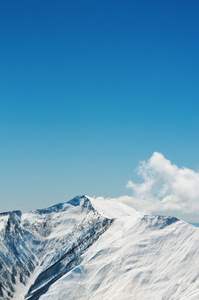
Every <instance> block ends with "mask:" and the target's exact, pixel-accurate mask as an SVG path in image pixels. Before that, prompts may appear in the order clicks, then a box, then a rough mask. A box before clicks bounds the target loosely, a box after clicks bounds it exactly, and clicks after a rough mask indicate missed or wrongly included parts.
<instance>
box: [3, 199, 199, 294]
mask: <svg viewBox="0 0 199 300" xmlns="http://www.w3.org/2000/svg"><path fill="white" fill-rule="evenodd" d="M20 220H21V221H20V222H21V223H20V228H22V229H23V231H22V232H23V234H21V233H20V234H21V235H20V237H21V236H24V234H25V233H24V232H28V234H29V235H28V238H27V239H25V238H23V239H24V240H23V241H24V244H25V249H26V248H27V249H28V250H26V253H28V254H27V256H28V255H30V253H29V252H31V253H32V263H33V264H34V270H30V274H29V275H28V276H27V277H25V279H24V280H22V281H24V282H20V280H19V273H20V271H19V270H18V269H19V267H18V269H17V272H15V273H17V274H16V275H15V280H14V281H15V283H14V284H13V291H11V294H12V295H11V296H12V297H13V298H11V296H9V295H10V294H9V292H8V287H9V285H8V284H7V282H6V281H5V279H3V276H2V274H3V273H0V279H1V281H2V285H3V287H5V288H3V289H2V292H3V296H2V298H1V296H0V299H14V300H24V299H30V300H37V299H39V300H66V299H67V300H78V299H81V300H98V299H99V300H102V299H103V300H108V299H109V300H111V299H112V300H113V299H114V300H128V299H129V300H130V299H133V300H136V299H137V300H152V299H153V300H154V299H155V300H172V299H173V300H198V299H199V228H197V227H194V226H192V225H190V224H188V223H186V222H184V221H181V220H178V219H177V218H175V217H162V216H152V217H151V216H146V215H143V214H141V213H139V212H137V211H135V210H134V209H132V208H130V207H129V206H127V205H125V204H122V203H118V202H114V201H109V200H97V199H92V198H90V197H88V196H81V197H76V198H74V199H73V200H71V201H69V202H67V203H64V204H59V205H57V206H53V207H51V208H48V209H46V210H36V211H33V212H30V213H28V214H23V215H22V216H21V219H20ZM6 221H7V215H5V216H2V218H1V220H0V225H1V237H2V238H1V243H0V258H1V259H2V258H4V257H5V255H7V253H8V252H7V251H8V250H7V249H8V245H10V244H9V243H7V244H5V243H4V240H3V238H4V239H5V234H4V233H3V229H2V228H3V225H2V224H4V223H6ZM20 232H21V231H20ZM9 234H10V233H9ZM30 234H32V236H33V238H30ZM24 244H23V243H21V247H22V246H24ZM9 249H10V248H9ZM17 251H18V248H17ZM21 251H23V249H22V248H21ZM13 253H14V251H13ZM10 255H11V254H10ZM20 259H21V260H24V262H25V261H26V258H24V257H22V258H20ZM9 260H10V261H13V264H14V265H15V261H16V259H15V257H14V254H12V255H11V256H10V258H9ZM4 263H5V264H6V268H7V271H8V270H11V269H12V268H13V266H12V264H11V263H10V262H4ZM10 272H11V271H10ZM7 276H8V277H9V274H8V275H7ZM4 281H5V282H4ZM6 291H7V294H6ZM5 295H6V296H5ZM6 297H7V298H6Z"/></svg>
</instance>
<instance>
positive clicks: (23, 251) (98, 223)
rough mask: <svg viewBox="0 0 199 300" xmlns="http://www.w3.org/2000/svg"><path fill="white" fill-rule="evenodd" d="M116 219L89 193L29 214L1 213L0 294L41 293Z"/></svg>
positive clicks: (26, 295)
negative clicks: (103, 212) (104, 212)
mask: <svg viewBox="0 0 199 300" xmlns="http://www.w3.org/2000/svg"><path fill="white" fill-rule="evenodd" d="M112 222H113V219H108V218H105V217H103V216H101V215H100V214H99V213H98V212H97V211H96V210H95V209H94V208H93V206H92V204H91V201H90V200H89V199H88V198H87V197H85V196H82V197H76V198H74V199H72V200H71V201H69V202H68V203H64V204H58V205H55V206H53V207H50V208H47V209H43V210H35V211H32V212H30V213H28V214H24V215H22V214H21V212H20V211H13V212H8V213H5V214H2V215H0V226H1V233H0V266H1V268H0V280H1V285H0V299H11V298H14V299H17V300H19V299H39V297H40V296H41V295H42V294H44V293H45V292H46V291H47V290H48V288H49V286H50V285H51V284H52V283H54V282H56V281H57V280H58V279H59V278H61V277H62V276H63V275H64V274H66V273H67V272H69V271H70V270H71V269H73V268H74V267H75V266H76V265H78V264H79V263H80V262H81V256H82V254H83V253H84V252H85V251H86V250H87V249H88V248H89V247H90V246H91V245H92V244H93V243H95V241H96V240H97V239H98V238H99V236H100V235H101V234H102V233H103V232H104V231H106V230H107V229H108V227H109V226H110V225H111V223H112Z"/></svg>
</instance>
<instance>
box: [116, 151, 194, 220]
mask: <svg viewBox="0 0 199 300" xmlns="http://www.w3.org/2000/svg"><path fill="white" fill-rule="evenodd" d="M137 174H138V175H139V176H141V177H142V178H143V183H141V184H137V183H134V182H133V181H129V182H128V183H127V188H130V189H132V192H133V195H132V197H130V196H121V197H119V198H114V199H113V200H117V201H122V202H126V203H128V204H131V205H132V206H133V207H134V208H135V209H137V210H139V211H143V212H145V213H161V214H173V215H175V216H178V217H181V218H184V219H186V220H188V221H199V172H196V171H193V170H191V169H188V168H184V167H183V168H178V167H177V166H176V165H173V164H171V162H170V161H169V160H167V159H166V158H165V157H164V156H163V155H162V154H161V153H158V152H154V153H153V155H152V156H151V158H150V159H149V160H148V161H143V162H141V163H140V164H139V166H138V168H137Z"/></svg>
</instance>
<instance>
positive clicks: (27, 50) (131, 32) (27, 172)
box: [0, 0, 199, 211]
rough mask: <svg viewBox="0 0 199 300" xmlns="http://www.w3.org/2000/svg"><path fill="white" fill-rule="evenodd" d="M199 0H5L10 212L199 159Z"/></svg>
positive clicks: (0, 131)
mask: <svg viewBox="0 0 199 300" xmlns="http://www.w3.org/2000/svg"><path fill="white" fill-rule="evenodd" d="M198 11H199V3H198V1H194V0H191V1H177V0H175V1H168V0H167V1H162V0H161V1H144V0H141V1H138V0H135V1H129V0H127V1H121V0H120V1H118V0H114V1H113V0H110V1H107V0H106V1H104V0H101V1H93V0H92V1H91V0H90V1H87V0H86V1H72V0H71V1H50V0H42V1H41V0H34V1H32V0H30V1H25V0H23V1H20V0H19V1H14V0H11V1H5V0H3V1H1V3H0V28H1V30H0V138H1V147H0V169H1V172H0V177H1V178H0V203H1V211H4V210H9V209H15V208H20V209H22V210H25V211H26V210H30V209H32V208H37V207H45V206H49V205H51V204H54V203H56V202H61V201H65V200H67V199H69V198H72V197H73V196H75V195H77V194H88V195H90V196H100V195H103V196H104V197H117V196H120V195H123V194H128V193H131V192H130V191H128V190H126V188H125V186H126V183H127V181H128V180H130V179H135V173H134V171H133V170H134V169H135V168H136V166H137V165H138V162H139V161H142V160H145V159H148V158H149V157H150V156H151V155H152V153H153V152H154V151H158V152H160V153H163V154H164V156H165V157H166V158H168V159H169V160H171V161H172V163H175V164H177V165H178V166H179V167H181V166H186V167H188V168H191V169H194V170H198V169H199V156H198V153H199V138H198V134H199V101H198V100H199V99H198V95H199V84H198V82H199V59H198V53H199V39H198V32H199V18H198Z"/></svg>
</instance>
